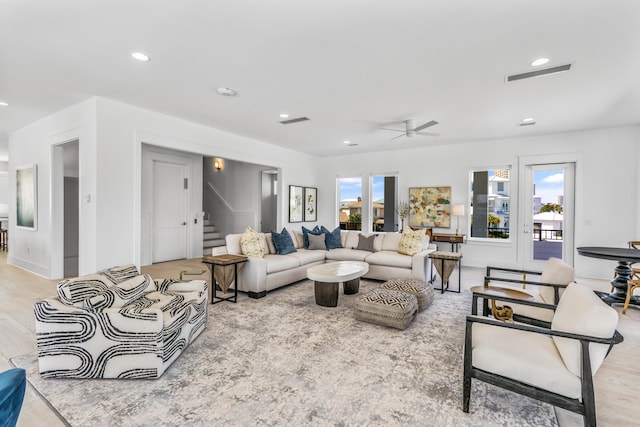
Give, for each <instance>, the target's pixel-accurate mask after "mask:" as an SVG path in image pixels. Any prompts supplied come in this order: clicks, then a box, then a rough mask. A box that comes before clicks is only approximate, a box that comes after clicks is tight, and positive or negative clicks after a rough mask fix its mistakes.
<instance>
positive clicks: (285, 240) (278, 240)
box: [271, 228, 296, 255]
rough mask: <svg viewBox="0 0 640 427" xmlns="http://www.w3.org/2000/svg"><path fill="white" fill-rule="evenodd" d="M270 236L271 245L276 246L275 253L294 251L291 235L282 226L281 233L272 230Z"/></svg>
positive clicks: (282, 253)
mask: <svg viewBox="0 0 640 427" xmlns="http://www.w3.org/2000/svg"><path fill="white" fill-rule="evenodd" d="M271 237H272V238H273V246H275V247H276V253H277V254H278V255H286V254H290V253H291V252H296V247H295V246H294V245H293V240H292V239H291V235H290V234H289V232H288V231H287V229H286V228H283V229H282V232H281V233H276V232H275V231H272V232H271Z"/></svg>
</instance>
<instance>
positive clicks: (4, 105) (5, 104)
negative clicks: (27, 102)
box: [0, 101, 9, 107]
mask: <svg viewBox="0 0 640 427" xmlns="http://www.w3.org/2000/svg"><path fill="white" fill-rule="evenodd" d="M8 106H9V103H8V102H4V101H0V107H8Z"/></svg>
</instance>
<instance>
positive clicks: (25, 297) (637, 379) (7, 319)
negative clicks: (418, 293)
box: [0, 252, 640, 427]
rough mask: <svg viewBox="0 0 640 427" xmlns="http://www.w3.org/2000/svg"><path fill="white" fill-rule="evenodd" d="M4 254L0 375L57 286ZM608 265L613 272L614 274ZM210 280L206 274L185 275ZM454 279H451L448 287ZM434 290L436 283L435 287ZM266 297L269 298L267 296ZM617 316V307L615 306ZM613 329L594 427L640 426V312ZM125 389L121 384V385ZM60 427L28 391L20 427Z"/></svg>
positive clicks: (25, 349) (174, 265) (30, 341)
mask: <svg viewBox="0 0 640 427" xmlns="http://www.w3.org/2000/svg"><path fill="white" fill-rule="evenodd" d="M6 259H7V253H6V252H0V301H2V303H1V309H0V371H3V370H5V369H9V368H11V367H12V365H11V363H10V361H9V359H10V358H11V357H14V356H19V355H22V354H26V353H30V352H34V351H35V350H36V345H35V326H34V320H33V303H34V302H36V301H38V300H40V299H42V298H45V297H48V296H51V295H55V287H56V283H57V281H54V280H47V279H43V278H42V277H39V276H36V275H34V274H31V273H28V272H26V271H24V270H22V269H20V268H17V267H13V266H10V265H7V263H6ZM613 267H614V266H613V265H612V267H611V268H612V269H613ZM203 269H204V267H203V264H201V263H200V260H199V259H193V260H183V261H174V262H168V263H161V264H155V265H152V266H147V267H143V268H142V270H143V272H145V273H149V274H151V276H152V277H154V278H178V277H179V276H180V271H182V270H203ZM483 274H484V270H483V269H480V268H469V267H463V268H462V287H463V288H466V289H468V288H469V287H471V286H475V285H478V284H481V283H482V280H481V279H482V276H483ZM189 278H203V279H205V280H208V281H210V274H209V273H208V272H207V273H204V274H203V275H200V276H189ZM577 280H578V281H579V282H581V283H586V284H588V285H589V286H591V287H592V288H594V289H598V290H608V289H609V285H608V283H607V282H606V281H604V280H593V279H583V278H578V279H577ZM456 281H457V274H455V273H454V275H453V276H452V283H455V282H456ZM437 285H439V283H438V284H437ZM265 298H269V296H268V295H267V296H266V297H265ZM615 308H616V309H617V310H618V312H619V313H620V311H621V306H615ZM618 330H619V331H620V332H621V333H622V335H624V338H625V341H624V342H623V343H622V344H620V345H617V346H616V347H615V348H614V349H613V351H612V352H611V354H610V355H609V357H608V358H607V359H606V361H605V363H604V365H603V366H602V368H601V369H600V370H599V371H598V373H597V375H596V378H595V388H596V402H597V413H598V424H599V425H600V426H611V427H613V426H616V427H618V426H631V425H640V421H638V418H636V417H637V408H638V404H637V399H638V396H640V309H636V308H630V309H629V310H628V311H627V314H626V315H622V314H620V323H619V326H618ZM123 387H126V382H123ZM560 421H561V425H562V426H563V427H565V426H570V425H580V424H581V418H580V417H576V416H575V415H573V414H565V413H561V414H560ZM44 425H47V426H51V427H55V426H64V425H65V424H64V423H63V422H62V421H60V420H59V419H58V418H57V416H56V415H55V413H54V412H53V411H52V410H51V409H50V408H49V407H48V405H47V403H46V402H45V401H44V400H43V399H42V398H41V397H40V396H39V395H38V394H37V392H35V391H34V390H33V389H32V388H31V386H29V387H28V389H27V394H26V396H25V402H24V405H23V408H22V412H21V414H20V419H19V420H18V426H19V427H40V426H44Z"/></svg>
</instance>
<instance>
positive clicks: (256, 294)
mask: <svg viewBox="0 0 640 427" xmlns="http://www.w3.org/2000/svg"><path fill="white" fill-rule="evenodd" d="M247 294H248V295H249V298H253V299H258V298H262V297H265V296H267V291H260V292H251V291H249V292H247Z"/></svg>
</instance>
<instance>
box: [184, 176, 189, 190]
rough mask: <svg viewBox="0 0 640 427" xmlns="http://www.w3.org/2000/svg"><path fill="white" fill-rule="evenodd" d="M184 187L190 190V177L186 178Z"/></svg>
mask: <svg viewBox="0 0 640 427" xmlns="http://www.w3.org/2000/svg"><path fill="white" fill-rule="evenodd" d="M184 189H185V190H188V189H189V178H185V179H184Z"/></svg>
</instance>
